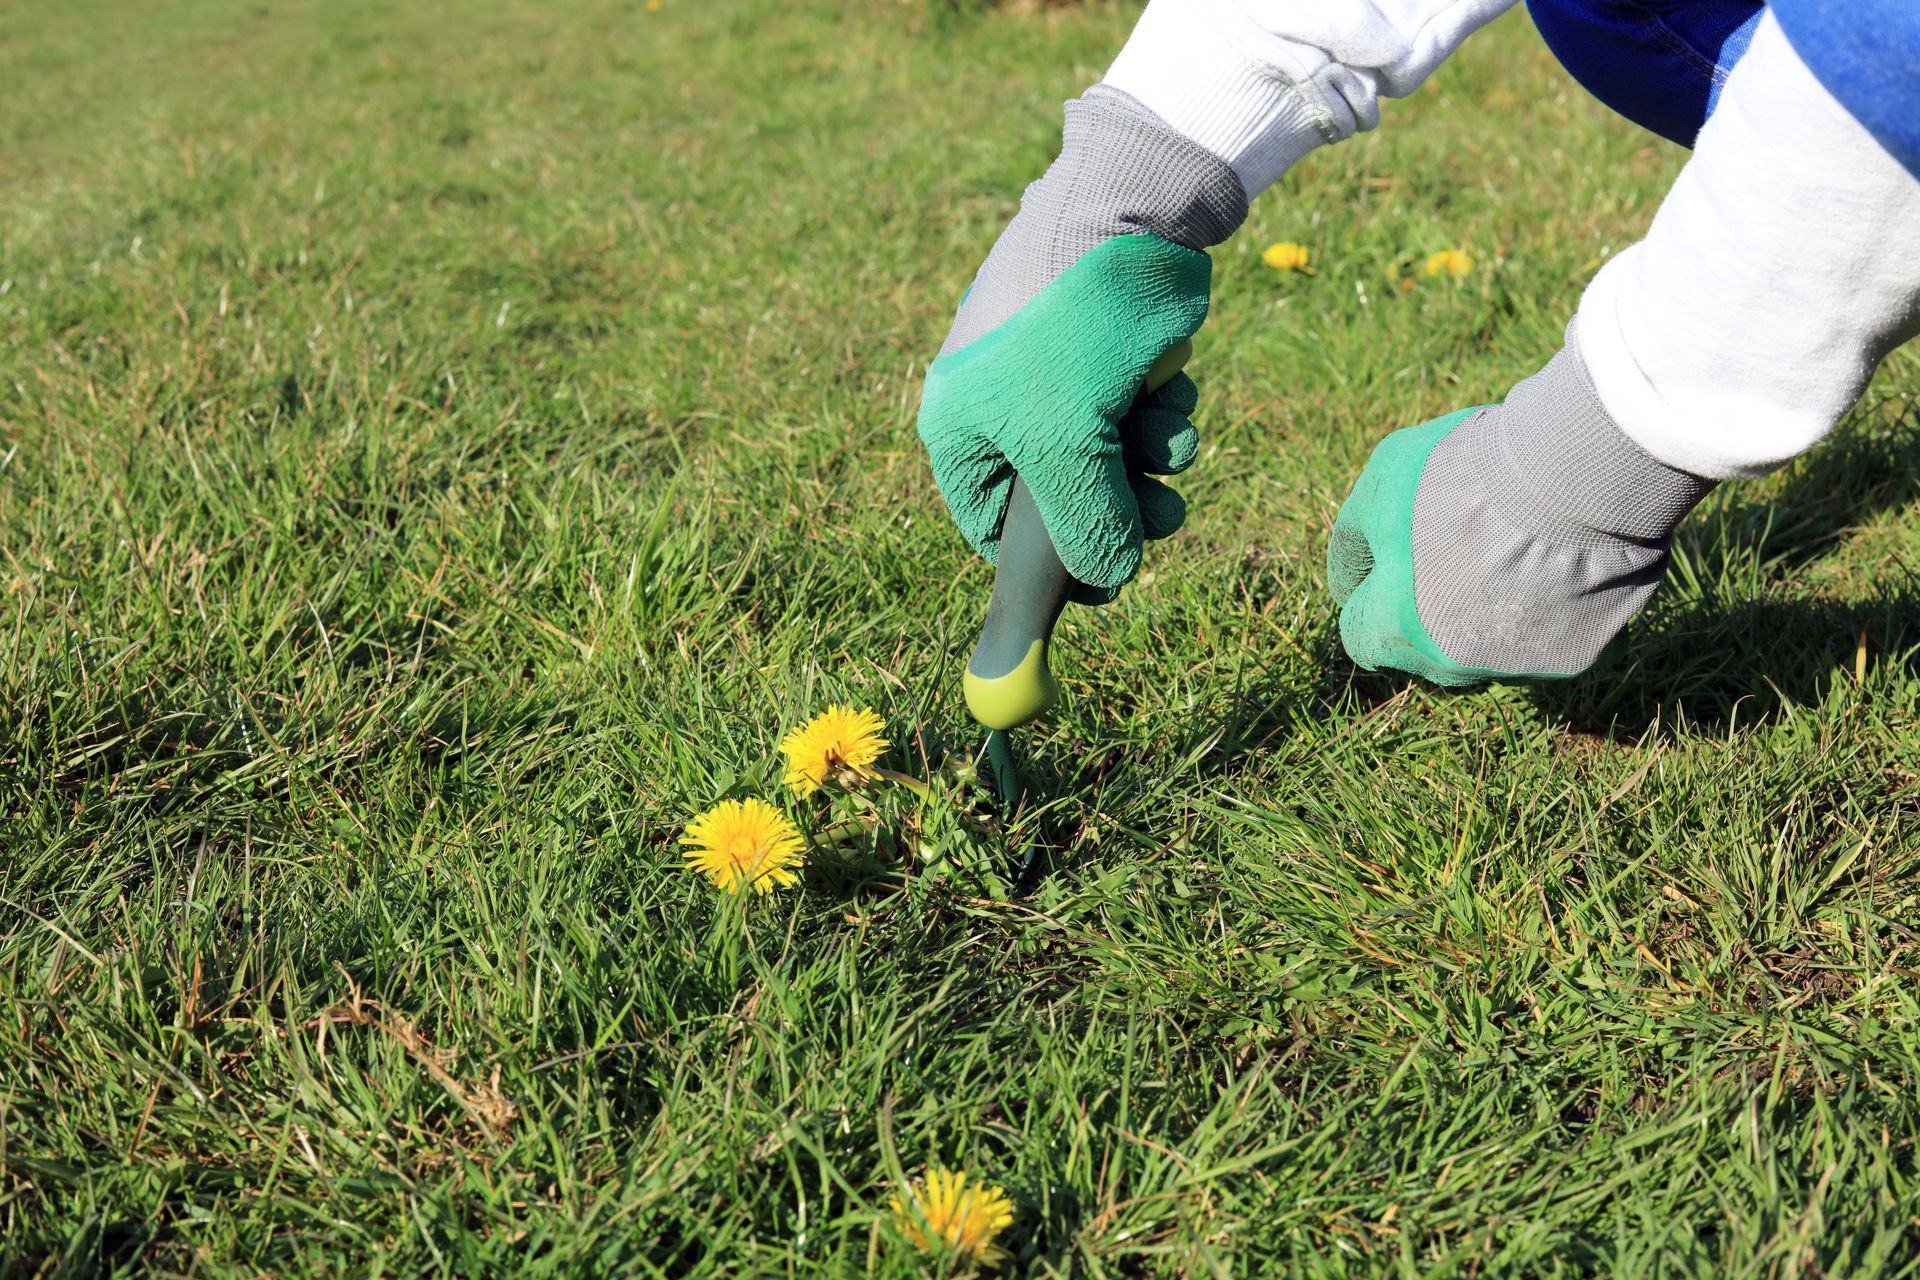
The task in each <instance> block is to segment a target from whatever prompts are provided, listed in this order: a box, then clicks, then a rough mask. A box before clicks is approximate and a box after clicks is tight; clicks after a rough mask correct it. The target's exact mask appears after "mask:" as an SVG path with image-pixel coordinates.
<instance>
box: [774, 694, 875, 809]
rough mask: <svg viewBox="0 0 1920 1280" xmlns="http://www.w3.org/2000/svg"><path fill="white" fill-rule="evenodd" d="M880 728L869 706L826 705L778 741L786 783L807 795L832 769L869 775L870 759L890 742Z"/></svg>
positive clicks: (816, 787)
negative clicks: (863, 707) (861, 708)
mask: <svg viewBox="0 0 1920 1280" xmlns="http://www.w3.org/2000/svg"><path fill="white" fill-rule="evenodd" d="M880 729H881V724H880V717H879V716H877V715H875V714H874V712H873V709H872V708H871V707H869V708H867V709H865V710H862V711H855V710H854V709H853V708H852V707H828V708H827V709H826V710H825V711H822V712H821V713H820V714H819V715H817V716H815V717H814V718H813V719H811V720H809V721H807V722H806V723H805V724H803V725H801V726H800V727H799V728H798V729H795V730H794V731H793V732H792V733H790V734H788V735H787V736H786V737H785V738H784V739H782V740H781V743H780V750H781V751H782V752H783V753H784V754H785V755H786V757H787V777H786V783H787V785H788V786H789V787H792V788H793V790H794V794H796V795H800V796H810V795H812V794H813V793H814V792H815V791H818V790H819V789H820V787H821V785H822V784H824V783H825V782H826V780H827V776H828V775H829V774H831V773H832V772H833V771H834V770H835V769H841V768H844V769H851V770H853V772H855V773H857V774H860V775H861V776H862V777H870V776H871V773H870V770H871V767H872V765H873V762H874V761H876V760H878V759H879V758H880V756H881V754H882V753H883V752H885V751H886V749H887V747H888V746H890V745H891V744H890V743H888V741H887V740H886V739H885V738H883V737H881V736H880Z"/></svg>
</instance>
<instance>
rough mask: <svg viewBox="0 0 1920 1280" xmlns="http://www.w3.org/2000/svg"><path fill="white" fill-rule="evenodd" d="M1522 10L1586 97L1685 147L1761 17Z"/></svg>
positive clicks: (1566, 5)
mask: <svg viewBox="0 0 1920 1280" xmlns="http://www.w3.org/2000/svg"><path fill="white" fill-rule="evenodd" d="M1819 2H1820V0H1810V3H1819ZM1864 2H1866V0H1848V3H1864ZM1873 2H1874V3H1879V2H1880V0H1873ZM1888 2H1890V3H1904V4H1915V3H1916V0H1888ZM1527 9H1528V10H1529V11H1530V12H1531V13H1532V14H1533V22H1534V25H1535V26H1536V27H1538V28H1540V35H1541V37H1542V38H1543V39H1545V40H1546V42H1547V47H1548V48H1549V49H1551V50H1553V56H1554V57H1556V58H1558V59H1560V64H1561V65H1562V66H1564V67H1565V68H1566V69H1567V72H1568V74H1570V75H1571V76H1572V77H1573V78H1574V79H1575V80H1578V81H1579V82H1580V84H1581V86H1582V87H1583V88H1585V89H1586V90H1587V92H1589V93H1591V94H1592V95H1593V96H1594V97H1596V98H1598V99H1600V101H1602V102H1604V103H1606V104H1607V105H1608V106H1609V107H1612V108H1613V109H1614V110H1615V111H1618V112H1619V113H1620V114H1621V115H1623V116H1625V117H1626V118H1627V119H1629V120H1631V121H1633V122H1634V123H1635V124H1638V125H1641V126H1642V127H1644V128H1647V129H1651V130H1652V131H1653V132H1655V133H1657V134H1659V135H1660V136H1661V137H1663V138H1667V139H1670V140H1672V141H1674V142H1677V143H1679V144H1680V145H1681V146H1683V147H1691V146H1692V145H1693V140H1694V137H1695V136H1696V135H1697V134H1698V133H1699V132H1700V126H1701V125H1703V124H1705V123H1706V122H1707V117H1708V116H1709V115H1711V114H1712V113H1713V108H1714V107H1715V105H1717V104H1718V103H1719V101H1720V89H1721V86H1722V85H1724V84H1726V82H1727V74H1728V72H1730V71H1732V70H1733V64H1734V63H1736V62H1738V61H1739V60H1740V55H1741V54H1743V53H1745V52H1746V51H1747V45H1748V44H1749V43H1750V42H1751V41H1752V39H1753V32H1754V28H1755V27H1757V26H1759V25H1760V16H1761V14H1762V13H1763V12H1765V6H1763V5H1762V4H1761V3H1760V0H1527ZM1795 47H1796V48H1797V47H1798V46H1795ZM1836 96H1837V95H1836Z"/></svg>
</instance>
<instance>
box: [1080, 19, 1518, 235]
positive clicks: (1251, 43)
mask: <svg viewBox="0 0 1920 1280" xmlns="http://www.w3.org/2000/svg"><path fill="white" fill-rule="evenodd" d="M1515 3H1517V0H1150V3H1149V4H1148V5H1147V9H1146V12H1145V13H1144V14H1142V15H1141V18H1140V22H1139V25H1137V26H1136V27H1134V29H1133V34H1132V36H1130V37H1129V38H1128V40H1127V43H1126V47H1125V48H1123V49H1122V50H1121V51H1120V56H1119V58H1117V59H1116V60H1115V61H1114V64H1113V66H1112V68H1111V69H1109V70H1108V72H1107V75H1106V78H1105V81H1104V83H1106V84H1107V85H1109V86H1111V87H1112V88H1115V89H1118V90H1120V91H1121V92H1123V93H1126V94H1129V95H1131V96H1132V97H1133V98H1135V99H1137V100H1138V101H1140V102H1141V103H1143V104H1144V105H1145V106H1147V107H1148V108H1149V109H1151V110H1152V111H1153V112H1154V114H1156V115H1158V116H1159V117H1160V118H1161V119H1163V120H1165V121H1166V122H1167V123H1168V124H1170V125H1172V126H1173V127H1174V128H1176V129H1178V130H1179V131H1180V132H1181V133H1183V134H1185V135H1186V136H1187V137H1189V138H1191V139H1193V140H1194V141H1195V142H1197V143H1199V144H1200V145H1201V146H1203V147H1205V148H1207V149H1208V150H1209V151H1211V152H1213V153H1214V154H1215V155H1217V156H1219V157H1220V158H1221V159H1223V160H1225V161H1226V162H1227V163H1228V164H1230V165H1232V166H1233V169H1234V172H1235V173H1237V174H1238V175H1239V176H1240V182H1241V185H1242V186H1244V187H1245V188H1246V190H1247V195H1248V197H1249V198H1251V197H1253V196H1256V195H1258V194H1259V193H1260V192H1261V191H1263V190H1265V189H1266V188H1267V187H1269V186H1271V185H1272V184H1273V182H1274V181H1275V180H1276V179H1277V178H1279V176H1280V175H1281V174H1283V173H1285V172H1286V171H1287V169H1288V168H1290V167H1291V166H1292V165H1293V162H1294V161H1296V160H1298V159H1299V158H1300V157H1301V156H1303V155H1305V154H1306V153H1307V152H1309V151H1311V150H1312V149H1313V148H1314V147H1317V146H1319V145H1320V144H1321V143H1325V142H1338V141H1340V140H1341V139H1343V138H1349V137H1352V136H1353V134H1355V133H1356V132H1358V131H1360V130H1362V129H1371V128H1373V127H1374V126H1375V125H1377V124H1378V123H1379V122H1380V99H1381V98H1383V97H1387V98H1401V97H1405V96H1406V95H1407V94H1409V93H1412V92H1413V91H1414V90H1415V89H1416V88H1418V87H1419V86H1420V82H1421V81H1423V80H1425V79H1426V78H1427V75H1428V73H1430V72H1431V71H1432V70H1433V69H1434V68H1435V67H1437V66H1439V65H1440V63H1441V62H1442V61H1443V60H1444V59H1445V58H1446V57H1447V55H1448V54H1450V53H1452V52H1453V51H1454V50H1455V49H1456V48H1458V47H1459V46H1460V42H1461V41H1463V40H1465V39H1466V38H1467V37H1468V36H1469V35H1472V34H1473V33H1474V32H1475V31H1477V30H1478V29H1479V28H1480V27H1482V26H1484V25H1485V24H1486V23H1488V22H1490V21H1491V20H1493V19H1494V18H1496V17H1498V16H1499V15H1500V14H1502V13H1504V12H1506V11H1507V10H1508V9H1510V8H1512V7H1513V6H1514V4H1515Z"/></svg>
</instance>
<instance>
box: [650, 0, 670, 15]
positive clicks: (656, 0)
mask: <svg viewBox="0 0 1920 1280" xmlns="http://www.w3.org/2000/svg"><path fill="white" fill-rule="evenodd" d="M666 7H667V6H666V4H665V3H664V0H647V12H648V13H658V12H660V11H661V10H662V9H664V8H666Z"/></svg>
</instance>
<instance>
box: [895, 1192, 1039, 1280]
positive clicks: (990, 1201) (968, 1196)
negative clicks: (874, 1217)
mask: <svg viewBox="0 0 1920 1280" xmlns="http://www.w3.org/2000/svg"><path fill="white" fill-rule="evenodd" d="M909 1199H910V1200H911V1201H912V1203H911V1204H909V1203H908V1200H909ZM888 1203H889V1204H890V1206H891V1207H892V1209H893V1216H894V1219H895V1221H897V1222H899V1224H900V1229H901V1230H902V1231H904V1232H906V1233H907V1239H909V1240H911V1241H913V1242H914V1244H916V1245H918V1246H919V1247H920V1248H922V1249H934V1248H938V1247H941V1246H945V1247H946V1248H948V1249H951V1250H953V1251H954V1252H955V1253H958V1254H960V1255H962V1256H964V1257H967V1258H972V1259H975V1260H977V1261H978V1262H979V1263H980V1264H981V1265H982V1266H988V1267H997V1266H999V1265H1000V1264H1001V1263H1003V1262H1005V1261H1006V1260H1007V1256H1008V1255H1007V1251H1006V1250H1005V1249H1002V1248H1001V1247H1000V1246H999V1245H997V1244H995V1243H994V1242H993V1238H994V1237H995V1236H997V1235H999V1234H1000V1233H1001V1232H1002V1231H1004V1230H1006V1229H1007V1228H1008V1227H1010V1226H1012V1225H1013V1201H1011V1200H1009V1199H1008V1198H1007V1193H1006V1192H1005V1191H1003V1190H1001V1189H1000V1188H999V1187H996V1186H994V1185H992V1184H991V1183H972V1184H969V1183H968V1181H967V1175H966V1174H964V1173H958V1172H954V1173H949V1172H948V1171H946V1170H945V1169H929V1170H927V1176H926V1177H925V1178H924V1179H922V1180H921V1181H919V1182H916V1183H913V1184H911V1185H909V1186H908V1188H907V1199H902V1198H901V1197H900V1196H894V1197H893V1199H892V1200H890V1201H889V1202H888ZM915 1208H918V1209H919V1213H918V1214H915V1213H914V1209H915ZM922 1219H924V1220H925V1221H924V1225H923V1222H922ZM929 1232H931V1236H929V1234H928V1233H929Z"/></svg>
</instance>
